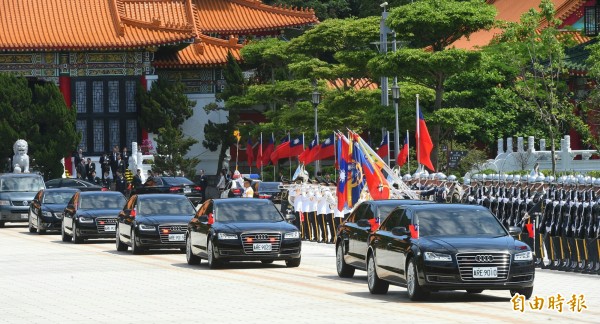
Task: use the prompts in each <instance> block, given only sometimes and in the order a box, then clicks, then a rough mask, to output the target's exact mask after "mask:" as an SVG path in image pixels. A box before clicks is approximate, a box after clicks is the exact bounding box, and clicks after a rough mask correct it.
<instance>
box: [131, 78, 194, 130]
mask: <svg viewBox="0 0 600 324" xmlns="http://www.w3.org/2000/svg"><path fill="white" fill-rule="evenodd" d="M138 101H139V103H140V107H141V113H140V125H141V126H142V127H143V128H145V129H147V130H148V131H149V132H153V133H157V132H158V130H159V129H160V128H163V127H165V126H166V121H167V120H170V121H171V125H172V127H179V126H181V125H182V124H183V122H184V121H185V120H186V119H188V118H190V117H191V116H192V114H193V113H194V110H193V109H192V108H193V107H194V105H195V103H194V101H192V100H189V99H188V97H187V95H186V94H185V85H184V84H183V83H181V82H179V81H175V82H172V81H168V80H163V79H158V80H157V81H156V82H155V83H154V84H153V85H152V88H151V89H150V91H143V90H140V91H138Z"/></svg>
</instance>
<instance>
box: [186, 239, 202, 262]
mask: <svg viewBox="0 0 600 324" xmlns="http://www.w3.org/2000/svg"><path fill="white" fill-rule="evenodd" d="M185 260H186V261H187V264H189V265H197V264H200V262H201V259H200V257H198V256H197V255H195V254H194V253H192V239H191V238H190V236H189V235H188V236H187V237H186V240H185Z"/></svg>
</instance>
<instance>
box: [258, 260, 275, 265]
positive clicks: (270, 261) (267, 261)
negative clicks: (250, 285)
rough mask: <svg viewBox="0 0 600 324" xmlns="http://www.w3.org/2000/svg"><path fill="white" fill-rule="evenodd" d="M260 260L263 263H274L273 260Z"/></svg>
mask: <svg viewBox="0 0 600 324" xmlns="http://www.w3.org/2000/svg"><path fill="white" fill-rule="evenodd" d="M260 262H262V264H271V263H273V260H260Z"/></svg>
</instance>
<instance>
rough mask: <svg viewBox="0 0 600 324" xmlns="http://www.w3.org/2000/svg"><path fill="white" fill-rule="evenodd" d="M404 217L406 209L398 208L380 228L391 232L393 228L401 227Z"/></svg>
mask: <svg viewBox="0 0 600 324" xmlns="http://www.w3.org/2000/svg"><path fill="white" fill-rule="evenodd" d="M403 216H404V209H402V208H396V209H394V210H393V211H392V212H391V213H390V215H389V216H388V217H387V218H386V219H385V221H384V222H383V224H381V226H380V227H379V228H380V229H382V230H384V231H391V230H392V228H394V227H397V226H400V219H401V218H402V217H403Z"/></svg>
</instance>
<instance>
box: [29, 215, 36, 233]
mask: <svg viewBox="0 0 600 324" xmlns="http://www.w3.org/2000/svg"><path fill="white" fill-rule="evenodd" d="M27 229H29V233H35V232H37V229H36V228H35V227H33V223H32V222H31V217H29V220H28V224H27Z"/></svg>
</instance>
